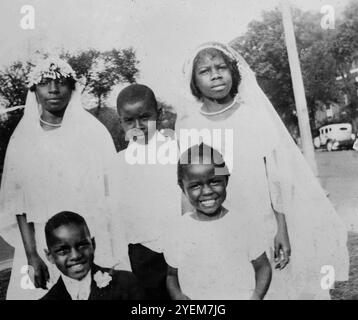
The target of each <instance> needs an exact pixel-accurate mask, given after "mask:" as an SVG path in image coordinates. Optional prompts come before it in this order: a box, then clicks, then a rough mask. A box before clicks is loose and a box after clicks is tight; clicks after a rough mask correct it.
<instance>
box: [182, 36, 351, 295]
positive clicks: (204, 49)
mask: <svg viewBox="0 0 358 320" xmlns="http://www.w3.org/2000/svg"><path fill="white" fill-rule="evenodd" d="M186 75H187V82H188V90H189V83H190V90H191V93H192V95H193V97H194V98H195V100H196V103H195V104H198V103H200V104H201V105H199V106H197V107H198V108H195V107H194V105H193V107H192V108H190V110H191V113H190V114H189V115H188V117H187V120H186V123H181V124H179V126H178V127H180V128H181V129H184V128H186V129H193V128H195V129H197V130H202V129H206V130H209V131H211V132H213V131H214V130H216V131H215V132H216V133H217V132H218V131H225V130H229V131H231V132H232V136H233V139H232V141H231V144H230V143H226V141H225V143H221V145H219V146H218V147H216V148H217V149H218V150H220V151H221V153H222V155H223V157H224V158H225V161H226V163H227V164H228V166H229V169H230V173H231V183H230V188H229V189H228V194H227V201H226V203H227V206H228V207H229V208H230V211H234V212H237V211H238V210H241V212H244V213H245V214H246V215H247V216H248V217H249V218H250V219H255V221H256V219H258V220H257V221H261V222H258V223H256V226H255V227H256V228H257V231H256V233H257V234H258V235H259V236H258V237H265V238H267V241H269V243H270V245H271V246H272V247H273V248H274V256H275V258H276V268H277V269H280V270H282V269H284V268H285V270H282V271H280V272H276V274H275V275H274V277H273V282H272V284H271V287H270V292H269V294H268V295H269V296H270V297H269V298H271V299H313V298H314V299H326V298H329V290H325V289H322V287H321V280H322V273H321V269H322V267H323V266H325V265H331V266H333V267H334V269H335V275H336V280H342V281H344V280H347V279H348V266H349V258H348V251H347V247H346V241H347V232H346V228H345V226H344V225H343V222H342V221H341V219H340V218H339V217H338V215H337V214H336V212H335V210H334V208H333V206H332V205H331V203H330V202H329V200H328V199H327V197H326V196H325V193H324V192H323V190H322V188H321V186H320V185H319V183H318V180H317V179H316V178H315V177H314V176H313V174H312V172H311V170H310V168H309V167H308V165H307V163H306V161H305V159H304V158H303V157H302V154H301V152H300V150H299V149H298V148H297V146H296V145H295V143H294V142H293V140H292V138H291V137H290V135H289V133H288V131H287V129H286V128H285V126H284V124H283V122H282V121H281V119H280V117H279V116H278V114H277V113H276V111H275V109H274V108H273V106H272V105H271V103H270V101H269V100H268V99H267V97H266V95H265V94H264V93H263V92H262V90H261V88H260V87H259V86H258V84H257V82H256V79H255V76H254V73H253V72H252V71H251V69H250V67H249V66H248V65H247V63H246V61H245V60H244V59H243V58H242V57H241V56H240V55H239V54H238V52H236V51H235V50H234V49H232V48H231V47H230V46H227V45H224V44H220V43H215V42H212V43H207V44H204V45H202V46H200V47H199V48H198V49H197V50H196V51H195V52H194V53H193V55H192V56H191V57H190V59H189V60H188V63H187V64H186ZM187 109H188V110H189V108H188V107H187ZM180 131H181V130H180ZM203 141H204V143H207V144H210V143H211V142H206V141H205V139H204V140H203ZM210 145H211V144H210ZM181 146H182V143H181ZM229 160H231V161H230V162H229ZM230 164H231V165H230ZM273 217H275V218H276V223H272V221H270V220H273ZM286 221H287V225H286ZM273 222H274V221H273ZM275 227H276V228H277V232H276V231H275V230H274V229H275ZM257 240H259V239H254V241H257ZM291 246H292V255H291ZM288 263H289V265H288ZM287 265H288V266H287ZM286 266H287V267H286ZM266 298H268V296H267V297H266Z"/></svg>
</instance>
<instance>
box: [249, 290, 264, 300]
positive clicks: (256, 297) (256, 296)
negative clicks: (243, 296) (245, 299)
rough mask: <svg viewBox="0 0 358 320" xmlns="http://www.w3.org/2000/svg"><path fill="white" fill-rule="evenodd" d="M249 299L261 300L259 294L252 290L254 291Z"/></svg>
mask: <svg viewBox="0 0 358 320" xmlns="http://www.w3.org/2000/svg"><path fill="white" fill-rule="evenodd" d="M250 300H262V299H261V298H260V297H259V295H258V294H257V293H256V292H255V291H254V293H253V294H252V296H251V298H250Z"/></svg>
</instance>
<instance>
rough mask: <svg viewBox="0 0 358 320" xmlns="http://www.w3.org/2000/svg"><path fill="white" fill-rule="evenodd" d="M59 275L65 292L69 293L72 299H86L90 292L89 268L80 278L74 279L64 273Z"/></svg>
mask: <svg viewBox="0 0 358 320" xmlns="http://www.w3.org/2000/svg"><path fill="white" fill-rule="evenodd" d="M61 276H62V279H63V283H64V284H65V287H66V289H67V292H68V293H69V294H70V296H71V298H72V300H88V298H89V295H90V293H91V283H92V276H91V270H90V271H89V272H88V273H87V275H86V276H85V277H84V278H83V279H82V280H75V279H72V278H69V277H67V276H65V275H64V274H62V275H61Z"/></svg>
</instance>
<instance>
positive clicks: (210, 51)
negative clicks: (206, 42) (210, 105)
mask: <svg viewBox="0 0 358 320" xmlns="http://www.w3.org/2000/svg"><path fill="white" fill-rule="evenodd" d="M203 55H209V56H210V57H216V56H220V57H222V58H223V59H224V61H225V63H226V64H227V66H228V68H229V70H230V73H231V78H232V87H231V90H230V94H231V96H232V97H235V96H236V94H237V87H238V86H239V84H240V81H241V76H240V72H239V69H238V67H237V62H236V61H235V60H232V59H231V58H229V57H228V56H227V55H226V54H224V53H223V52H222V51H220V50H218V49H215V48H205V49H203V50H201V51H199V52H198V54H197V55H196V56H195V58H194V62H193V70H192V71H191V80H190V90H191V93H192V94H193V96H194V97H196V98H197V99H198V100H201V99H202V97H203V95H202V93H201V91H200V89H199V88H198V86H197V84H196V80H195V72H194V71H195V68H196V66H197V64H198V61H199V59H200V58H201V57H202V56H203Z"/></svg>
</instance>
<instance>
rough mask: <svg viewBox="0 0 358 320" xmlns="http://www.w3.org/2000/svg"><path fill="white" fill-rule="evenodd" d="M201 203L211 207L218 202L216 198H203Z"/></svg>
mask: <svg viewBox="0 0 358 320" xmlns="http://www.w3.org/2000/svg"><path fill="white" fill-rule="evenodd" d="M200 203H201V205H202V206H203V207H206V208H211V207H213V206H214V205H215V203H216V200H215V199H211V200H202V201H200Z"/></svg>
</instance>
